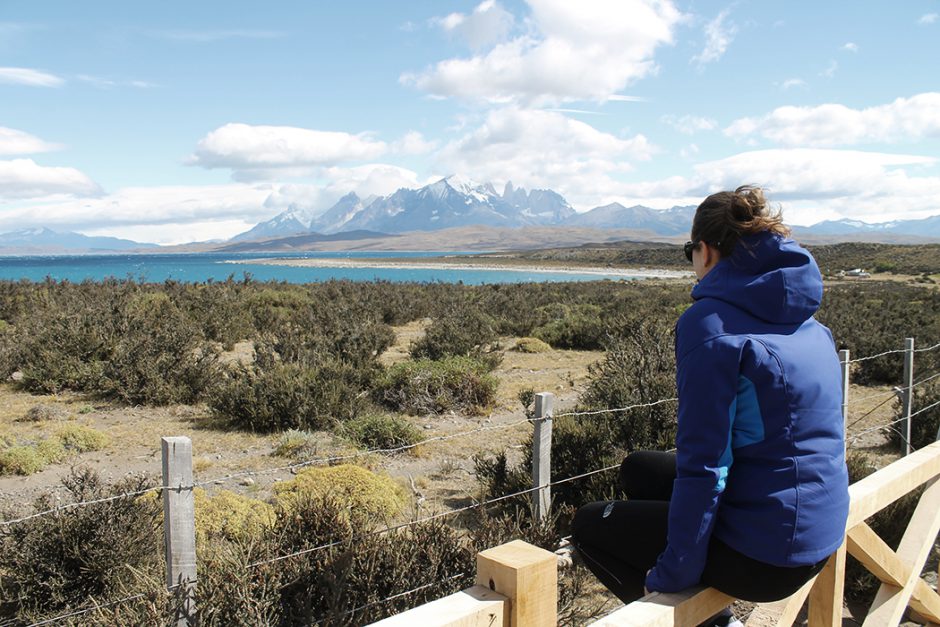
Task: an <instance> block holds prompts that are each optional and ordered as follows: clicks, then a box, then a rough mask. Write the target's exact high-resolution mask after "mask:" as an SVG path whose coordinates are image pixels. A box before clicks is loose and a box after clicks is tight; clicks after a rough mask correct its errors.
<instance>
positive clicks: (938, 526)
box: [864, 445, 940, 627]
mask: <svg viewBox="0 0 940 627" xmlns="http://www.w3.org/2000/svg"><path fill="white" fill-rule="evenodd" d="M931 446H934V445H931ZM921 450H922V451H923V450H925V449H921ZM918 452H919V451H918ZM913 456H914V455H913V454H912V455H910V456H908V457H906V458H905V459H910V458H911V457H913ZM902 461H903V460H902ZM938 532H940V481H936V480H934V481H931V482H930V485H929V486H928V487H927V489H926V490H924V494H923V495H922V496H921V497H920V501H919V502H918V503H917V508H916V509H915V510H914V515H913V516H911V522H910V524H908V526H907V529H906V530H905V532H904V537H902V538H901V543H900V545H898V550H897V552H896V555H897V557H898V559H899V560H900V562H901V563H902V564H903V565H904V567H905V568H906V569H907V577H906V578H905V581H904V585H903V586H900V587H899V586H895V585H892V584H888V583H882V584H881V588H879V590H878V594H877V595H876V596H875V601H874V602H873V603H872V606H871V610H869V612H868V616H867V617H866V618H865V623H864V625H865V626H866V627H874V626H880V625H897V624H898V623H899V622H900V621H901V617H902V616H903V615H904V610H905V609H907V605H908V603H909V601H910V600H911V595H912V594H913V592H914V589H915V588H918V586H917V581H919V580H920V572H921V570H922V569H923V568H924V562H926V561H927V556H928V555H929V554H930V551H931V550H932V549H933V545H934V541H935V540H936V538H937V533H938Z"/></svg>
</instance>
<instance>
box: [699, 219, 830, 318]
mask: <svg viewBox="0 0 940 627" xmlns="http://www.w3.org/2000/svg"><path fill="white" fill-rule="evenodd" d="M822 293H823V285H822V275H820V273H819V267H818V266H817V265H816V261H815V260H814V259H813V257H812V255H810V254H809V252H808V251H806V249H804V248H802V247H801V246H800V245H799V244H797V243H796V242H794V241H793V240H791V239H787V238H784V237H781V236H779V235H775V234H773V233H770V232H769V231H765V232H762V233H755V234H753V235H746V236H744V237H742V238H741V239H740V240H739V241H738V244H737V246H736V247H735V249H734V252H733V253H732V254H731V256H730V257H726V258H724V259H722V260H721V261H719V262H718V264H717V265H716V266H715V267H714V268H712V269H711V271H710V272H709V273H708V274H706V275H705V276H704V277H703V278H702V280H701V281H699V282H698V283H697V284H696V285H695V287H694V288H693V289H692V298H693V299H695V300H698V299H700V298H715V299H718V300H721V301H724V302H726V303H729V304H731V305H734V306H735V307H737V308H739V309H743V310H744V311H746V312H748V313H750V314H751V315H753V316H756V317H758V318H760V319H761V320H766V321H767V322H770V323H773V324H801V323H803V322H804V321H806V320H807V319H808V318H809V317H810V316H812V315H813V314H814V313H816V310H817V309H819V303H820V302H821V300H822Z"/></svg>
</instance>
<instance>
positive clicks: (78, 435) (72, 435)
mask: <svg viewBox="0 0 940 627" xmlns="http://www.w3.org/2000/svg"><path fill="white" fill-rule="evenodd" d="M56 437H57V438H58V439H59V440H60V441H61V442H62V446H64V447H65V449H66V450H68V451H71V452H75V453H85V452H88V451H100V450H101V449H103V448H105V447H106V446H108V445H109V444H110V443H111V438H109V437H108V436H107V434H104V433H101V432H100V431H95V430H94V429H92V428H91V427H87V426H85V425H80V424H69V425H65V426H64V427H62V428H61V429H59V430H58V431H56Z"/></svg>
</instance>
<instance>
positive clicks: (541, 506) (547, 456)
mask: <svg viewBox="0 0 940 627" xmlns="http://www.w3.org/2000/svg"><path fill="white" fill-rule="evenodd" d="M554 398H555V395H554V394H551V393H549V392H540V393H538V394H536V395H535V433H533V434H532V487H534V488H540V489H539V490H536V491H535V492H533V493H532V505H533V511H534V512H535V517H536V519H537V520H540V521H541V520H545V519H546V518H547V517H548V514H549V511H550V510H551V506H552V488H551V485H550V484H551V482H552V404H553V402H554Z"/></svg>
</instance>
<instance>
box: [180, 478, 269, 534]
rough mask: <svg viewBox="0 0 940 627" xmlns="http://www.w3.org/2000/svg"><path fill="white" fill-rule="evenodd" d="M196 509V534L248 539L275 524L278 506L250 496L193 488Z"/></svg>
mask: <svg viewBox="0 0 940 627" xmlns="http://www.w3.org/2000/svg"><path fill="white" fill-rule="evenodd" d="M193 498H194V500H195V508H196V534H197V537H199V538H200V539H203V540H204V539H206V538H209V537H219V536H221V537H224V538H228V539H230V540H245V539H249V538H252V537H257V536H259V535H260V534H261V533H262V532H264V531H267V530H268V529H270V528H271V527H272V526H273V525H274V520H275V514H274V506H272V505H270V504H269V503H265V502H264V501H261V500H258V499H253V498H250V497H247V496H242V495H240V494H236V493H235V492H230V491H229V490H219V491H218V492H215V493H214V494H211V495H210V494H208V493H207V492H206V491H205V490H202V489H199V488H196V489H195V490H194V491H193Z"/></svg>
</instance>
